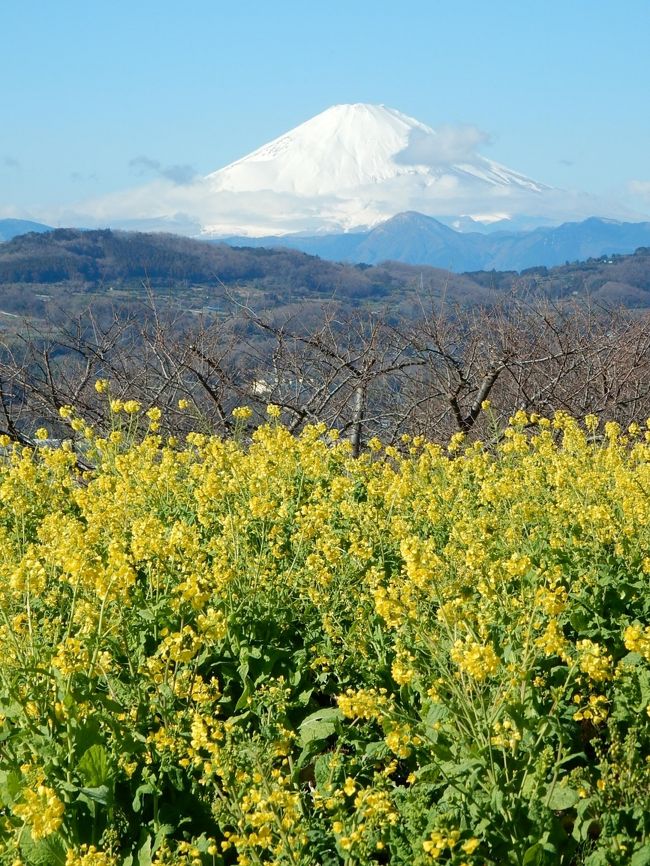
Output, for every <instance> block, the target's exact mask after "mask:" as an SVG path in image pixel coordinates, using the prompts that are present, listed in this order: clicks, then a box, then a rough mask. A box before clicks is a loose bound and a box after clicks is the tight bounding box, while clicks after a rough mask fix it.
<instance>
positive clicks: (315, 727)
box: [299, 707, 342, 748]
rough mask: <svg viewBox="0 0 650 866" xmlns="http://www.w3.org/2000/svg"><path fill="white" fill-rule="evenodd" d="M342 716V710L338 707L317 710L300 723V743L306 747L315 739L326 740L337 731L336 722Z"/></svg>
mask: <svg viewBox="0 0 650 866" xmlns="http://www.w3.org/2000/svg"><path fill="white" fill-rule="evenodd" d="M340 718H342V714H341V711H340V710H339V709H337V708H336V707H328V708H326V709H324V710H317V711H316V712H315V713H312V714H311V715H310V716H307V718H306V719H303V720H302V723H301V725H300V728H299V731H300V745H301V746H302V747H303V748H304V747H305V746H307V745H309V743H311V742H313V741H314V740H326V739H327V738H328V737H330V736H331V735H332V734H333V733H334V732H335V731H336V722H337V721H338V719H340Z"/></svg>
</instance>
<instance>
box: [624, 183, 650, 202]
mask: <svg viewBox="0 0 650 866" xmlns="http://www.w3.org/2000/svg"><path fill="white" fill-rule="evenodd" d="M627 189H628V192H630V193H632V195H638V196H640V197H641V198H647V199H650V180H631V181H629V182H628V184H627Z"/></svg>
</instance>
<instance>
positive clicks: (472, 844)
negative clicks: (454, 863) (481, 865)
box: [460, 836, 481, 854]
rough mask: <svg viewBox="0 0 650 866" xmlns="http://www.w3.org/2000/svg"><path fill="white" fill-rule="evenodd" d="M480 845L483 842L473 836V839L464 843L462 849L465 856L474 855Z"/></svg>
mask: <svg viewBox="0 0 650 866" xmlns="http://www.w3.org/2000/svg"><path fill="white" fill-rule="evenodd" d="M480 844H481V840H480V839H477V838H476V836H472V838H471V839H468V840H467V842H463V844H462V845H461V846H460V847H461V848H462V850H463V853H464V854H473V853H474V851H476V849H477V848H478V846H479V845H480Z"/></svg>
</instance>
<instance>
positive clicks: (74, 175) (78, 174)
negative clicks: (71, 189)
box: [70, 171, 98, 183]
mask: <svg viewBox="0 0 650 866" xmlns="http://www.w3.org/2000/svg"><path fill="white" fill-rule="evenodd" d="M70 180H71V181H72V182H73V183H86V182H87V181H89V180H92V181H95V180H98V177H97V175H96V174H95V173H94V172H92V173H91V174H84V173H83V172H82V171H72V172H70Z"/></svg>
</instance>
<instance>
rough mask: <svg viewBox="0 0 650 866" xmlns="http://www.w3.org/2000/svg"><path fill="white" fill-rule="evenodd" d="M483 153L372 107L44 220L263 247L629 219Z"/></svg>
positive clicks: (342, 109) (453, 130)
mask: <svg viewBox="0 0 650 866" xmlns="http://www.w3.org/2000/svg"><path fill="white" fill-rule="evenodd" d="M485 143H486V136H485V135H484V134H483V133H481V132H480V131H479V130H478V129H476V128H475V127H473V126H455V127H451V126H441V127H438V128H437V129H433V128H432V127H430V126H427V125H426V124H424V123H421V122H420V121H419V120H415V119H414V118H412V117H409V116H407V115H406V114H402V113H401V112H400V111H397V110H395V109H393V108H387V107H386V106H384V105H368V104H365V103H356V104H353V105H335V106H333V107H331V108H328V109H327V110H326V111H323V112H322V113H321V114H318V115H316V116H315V117H312V118H311V119H310V120H307V121H306V122H305V123H302V124H300V126H297V127H296V128H295V129H292V130H290V131H289V132H287V133H285V134H284V135H281V136H280V137H279V138H276V139H274V140H273V141H271V142H269V143H268V144H266V145H264V146H263V147H261V148H259V149H258V150H255V151H254V152H253V153H251V154H249V155H248V156H244V157H243V158H242V159H239V160H237V161H236V162H233V163H231V164H230V165H227V166H225V168H221V169H219V170H218V171H214V172H211V173H210V174H208V175H206V176H197V177H195V178H193V179H191V180H189V181H187V179H184V180H183V181H174V180H172V179H169V178H164V179H163V178H160V179H158V180H156V181H154V182H152V183H148V184H146V185H142V186H139V187H136V188H134V189H130V190H126V191H124V192H119V193H114V194H112V195H108V196H103V197H102V198H98V199H95V200H93V201H86V202H82V203H80V204H79V205H78V206H77V208H75V209H74V210H69V211H67V212H65V213H63V212H62V213H60V214H57V215H56V217H57V220H58V221H59V222H67V223H75V224H77V225H79V224H82V225H93V224H94V225H110V226H112V227H122V228H134V229H135V228H137V229H146V230H155V229H159V230H167V231H174V232H178V233H182V234H190V235H195V236H202V237H227V236H233V235H238V236H245V237H264V236H270V235H272V236H283V235H288V234H305V235H310V236H314V235H319V234H329V233H341V232H350V231H365V230H368V229H370V228H372V227H374V226H376V225H378V224H379V223H381V222H384V221H385V220H387V219H390V218H391V217H393V216H395V215H396V214H399V213H404V212H413V211H415V212H418V213H421V214H424V215H426V216H432V217H440V216H445V215H446V216H448V215H449V214H455V215H457V216H458V217H459V218H461V219H464V220H466V221H467V220H468V219H469V220H470V224H471V220H473V221H474V222H475V223H476V222H478V223H482V224H485V225H487V224H495V225H496V224H499V225H503V226H505V225H507V221H508V220H510V219H512V218H516V217H518V216H520V215H526V216H527V217H528V218H530V217H533V218H534V219H539V222H540V223H542V222H544V221H548V220H552V221H553V222H555V223H559V222H562V221H565V220H569V219H584V218H585V217H587V216H591V215H593V214H595V213H601V214H607V215H608V216H613V217H618V218H623V219H625V218H629V217H630V216H631V215H630V214H629V213H627V212H625V211H622V210H621V209H620V208H619V209H618V210H617V209H616V208H615V207H614V208H612V207H611V206H610V204H609V203H603V202H599V201H598V200H597V199H595V198H594V197H592V196H588V195H584V194H579V193H567V192H566V191H562V190H557V189H553V188H551V187H548V186H546V185H544V184H542V183H538V182H537V181H534V180H531V179H530V178H528V177H526V176H525V175H523V174H521V173H519V172H517V171H513V170H512V169H509V168H506V167H505V166H503V165H500V164H499V163H497V162H494V161H493V160H491V159H487V158H486V157H485V156H483V155H481V154H480V153H479V149H480V147H481V146H482V145H484V144H485ZM603 205H605V206H603ZM504 221H505V222H504Z"/></svg>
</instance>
